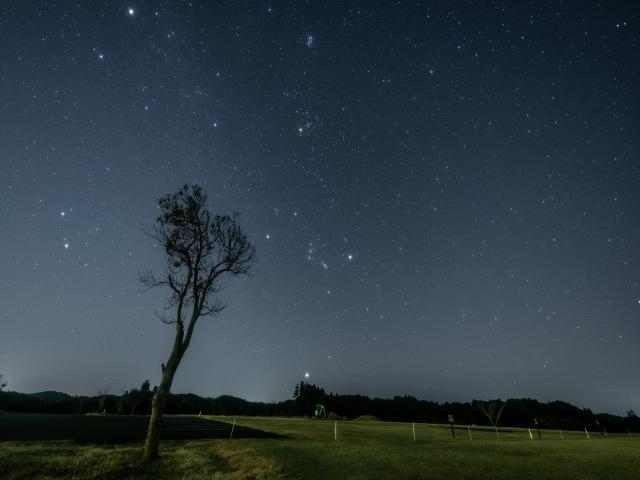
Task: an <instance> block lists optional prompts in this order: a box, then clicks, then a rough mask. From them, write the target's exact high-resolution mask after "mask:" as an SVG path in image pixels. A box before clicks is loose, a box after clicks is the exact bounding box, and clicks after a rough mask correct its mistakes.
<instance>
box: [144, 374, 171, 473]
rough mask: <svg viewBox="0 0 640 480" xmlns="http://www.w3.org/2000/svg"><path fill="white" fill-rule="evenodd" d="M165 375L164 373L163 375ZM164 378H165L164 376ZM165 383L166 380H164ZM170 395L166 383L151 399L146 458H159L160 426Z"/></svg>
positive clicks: (145, 445)
mask: <svg viewBox="0 0 640 480" xmlns="http://www.w3.org/2000/svg"><path fill="white" fill-rule="evenodd" d="M163 376H164V375H163ZM163 380H164V378H163ZM162 383H164V381H163V382H162ZM168 397H169V389H168V388H164V385H162V386H161V387H158V390H156V393H155V395H154V396H153V400H152V401H151V419H150V420H149V429H148V430H147V439H146V441H145V444H144V459H145V460H153V459H155V458H158V448H159V447H160V427H161V425H162V412H163V411H164V405H165V404H166V403H167V398H168Z"/></svg>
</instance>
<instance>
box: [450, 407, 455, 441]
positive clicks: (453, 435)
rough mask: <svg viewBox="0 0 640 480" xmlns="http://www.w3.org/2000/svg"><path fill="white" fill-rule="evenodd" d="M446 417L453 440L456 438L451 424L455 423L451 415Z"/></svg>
mask: <svg viewBox="0 0 640 480" xmlns="http://www.w3.org/2000/svg"><path fill="white" fill-rule="evenodd" d="M448 417H449V426H450V427H451V436H452V437H453V438H456V432H455V430H454V429H453V422H455V418H453V415H452V414H451V413H450V414H449V415H448Z"/></svg>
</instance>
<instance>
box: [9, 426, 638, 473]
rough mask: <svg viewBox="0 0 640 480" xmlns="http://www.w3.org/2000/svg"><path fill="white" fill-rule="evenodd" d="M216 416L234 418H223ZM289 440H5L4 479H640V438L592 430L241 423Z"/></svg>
mask: <svg viewBox="0 0 640 480" xmlns="http://www.w3.org/2000/svg"><path fill="white" fill-rule="evenodd" d="M216 420H220V421H230V420H231V419H229V418H220V417H216ZM237 422H238V425H243V426H247V427H252V428H255V429H259V430H265V431H269V432H273V433H276V434H279V435H284V436H286V438H269V439H232V440H229V439H215V440H211V439H206V440H181V441H165V442H163V443H162V444H161V458H160V459H159V460H158V461H157V462H155V463H152V464H144V463H142V462H141V456H142V447H141V445H140V444H115V445H96V444H92V445H86V444H76V443H75V442H65V441H54V442H0V477H1V478H3V479H5V478H6V479H32V478H69V479H71V478H73V479H85V478H86V479H88V478H101V479H111V478H113V479H116V478H117V479H125V478H132V479H182V478H184V479H240V478H247V479H248V478H253V479H270V478H283V479H343V478H344V479H351V478H353V479H376V478H379V479H385V478H390V479H445V478H446V479H518V478H522V479H525V478H526V479H529V478H535V479H552V478H553V479H558V478H561V479H580V480H584V479H596V478H597V479H607V478H610V479H627V478H628V479H634V478H639V475H640V474H639V473H638V472H640V453H639V452H640V437H639V436H637V435H635V436H627V435H621V434H618V435H609V437H608V438H603V437H601V436H600V435H595V434H594V433H593V432H592V433H591V439H589V440H588V439H587V438H586V435H585V433H584V432H562V436H563V438H562V439H561V438H560V432H559V431H543V432H542V438H541V439H539V438H537V435H536V432H532V433H533V435H534V439H533V440H531V438H530V436H529V432H528V431H527V430H526V429H525V430H522V429H505V430H501V432H500V439H499V440H498V439H496V434H495V432H494V431H492V430H490V429H482V428H478V429H473V430H472V431H471V435H472V438H473V439H472V440H470V439H469V432H468V431H467V429H466V427H464V428H459V429H458V430H457V431H456V438H455V439H453V438H451V433H450V431H449V429H448V427H447V426H444V425H443V426H437V425H425V424H416V426H415V431H416V440H415V441H414V440H413V433H412V425H411V424H401V423H386V422H338V424H337V439H334V423H333V422H329V421H318V420H308V419H281V418H238V419H237Z"/></svg>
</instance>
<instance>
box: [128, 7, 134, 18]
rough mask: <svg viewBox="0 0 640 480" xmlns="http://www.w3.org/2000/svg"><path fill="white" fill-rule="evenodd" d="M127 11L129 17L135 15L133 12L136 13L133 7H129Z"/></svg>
mask: <svg viewBox="0 0 640 480" xmlns="http://www.w3.org/2000/svg"><path fill="white" fill-rule="evenodd" d="M127 12H128V13H129V16H130V17H133V16H134V15H135V13H136V11H135V10H134V9H133V7H129V9H128V10H127Z"/></svg>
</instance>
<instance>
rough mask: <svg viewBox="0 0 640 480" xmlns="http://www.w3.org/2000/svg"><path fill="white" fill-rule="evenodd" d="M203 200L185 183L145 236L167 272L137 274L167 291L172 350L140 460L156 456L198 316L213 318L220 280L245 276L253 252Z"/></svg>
mask: <svg viewBox="0 0 640 480" xmlns="http://www.w3.org/2000/svg"><path fill="white" fill-rule="evenodd" d="M206 203H207V196H206V194H205V193H204V191H203V190H202V188H201V187H200V186H198V185H193V186H187V185H185V186H184V187H183V188H181V189H180V190H179V191H178V192H177V193H174V194H170V195H167V196H165V197H163V198H162V199H160V200H159V206H160V211H161V214H160V216H159V217H158V218H157V220H156V223H155V225H154V227H153V231H152V232H150V233H149V235H150V236H151V237H152V238H154V239H155V240H156V241H157V242H158V243H159V244H160V245H161V246H162V247H164V250H165V255H166V261H167V266H166V271H165V272H164V273H163V275H162V276H161V277H157V276H155V275H154V274H153V273H151V272H147V273H144V274H140V280H141V281H142V283H143V284H144V285H146V286H147V287H149V288H151V287H158V286H161V287H167V288H168V289H169V293H170V296H169V300H168V304H167V305H165V310H166V311H167V312H169V311H171V316H168V314H167V313H165V314H164V315H161V319H162V321H163V322H164V323H166V324H170V325H173V326H174V327H175V337H174V342H173V348H172V349H171V353H170V355H169V358H168V360H167V363H166V364H163V365H162V379H161V381H160V384H159V385H158V389H157V390H156V392H155V395H154V396H153V400H152V409H151V419H150V420H149V429H148V431H147V439H146V442H145V450H144V456H145V459H147V460H151V459H154V458H156V457H157V456H158V447H159V442H160V425H161V420H162V412H163V410H164V406H165V404H166V401H167V399H168V397H169V393H170V390H171V384H172V383H173V378H174V375H175V373H176V370H177V369H178V366H179V365H180V361H181V360H182V357H183V356H184V353H185V352H186V350H187V348H188V347H189V343H190V342H191V337H192V335H193V331H194V327H195V326H196V323H197V321H198V319H199V318H200V317H204V316H207V315H213V314H217V313H219V312H220V311H222V309H223V308H224V304H223V303H222V302H221V301H220V299H219V298H217V293H218V292H219V291H220V288H221V285H220V281H221V279H222V278H223V277H225V276H228V275H231V276H237V275H243V274H247V273H249V270H250V266H251V263H252V262H253V260H254V248H253V246H252V245H251V243H250V242H249V240H248V239H247V236H246V235H245V234H244V233H243V232H242V230H241V229H240V226H239V224H238V221H237V214H235V215H233V216H228V215H212V214H211V213H210V212H209V209H208V207H207V205H206Z"/></svg>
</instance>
